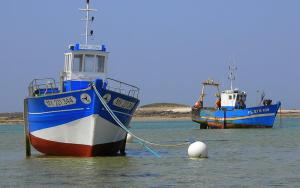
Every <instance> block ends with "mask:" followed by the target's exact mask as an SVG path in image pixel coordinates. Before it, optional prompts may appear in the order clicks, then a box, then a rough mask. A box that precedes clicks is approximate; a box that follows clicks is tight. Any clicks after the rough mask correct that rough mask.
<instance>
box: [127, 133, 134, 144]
mask: <svg viewBox="0 0 300 188" xmlns="http://www.w3.org/2000/svg"><path fill="white" fill-rule="evenodd" d="M132 140H133V136H132V135H131V134H129V133H127V138H126V142H127V143H130V142H132Z"/></svg>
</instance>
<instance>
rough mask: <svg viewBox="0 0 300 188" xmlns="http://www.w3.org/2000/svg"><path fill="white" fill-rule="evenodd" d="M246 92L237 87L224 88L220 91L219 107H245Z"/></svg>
mask: <svg viewBox="0 0 300 188" xmlns="http://www.w3.org/2000/svg"><path fill="white" fill-rule="evenodd" d="M246 98H247V94H246V92H245V91H240V90H238V89H234V90H225V91H222V93H221V107H222V108H227V109H235V108H237V109H242V108H246Z"/></svg>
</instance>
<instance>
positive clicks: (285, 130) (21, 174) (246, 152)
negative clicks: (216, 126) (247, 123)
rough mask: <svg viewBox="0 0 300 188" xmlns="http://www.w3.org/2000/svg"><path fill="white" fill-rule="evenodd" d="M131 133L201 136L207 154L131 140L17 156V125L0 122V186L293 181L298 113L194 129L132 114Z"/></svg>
mask: <svg viewBox="0 0 300 188" xmlns="http://www.w3.org/2000/svg"><path fill="white" fill-rule="evenodd" d="M131 127H132V128H131V129H132V131H133V132H134V133H136V134H137V135H138V136H141V137H143V138H145V139H148V140H151V141H153V142H158V143H168V144H170V143H171V144H172V143H177V142H183V141H186V140H189V139H194V140H200V141H204V142H205V143H206V144H207V146H208V155H209V158H207V159H193V160H192V159H188V158H187V148H188V146H182V147H176V148H161V147H152V148H153V149H155V150H156V151H158V152H159V154H160V155H161V158H155V157H154V156H152V155H151V154H150V153H148V152H147V151H145V150H144V149H143V148H142V147H141V146H140V145H138V144H137V143H130V144H128V145H127V156H126V157H94V158H74V157H49V156H44V155H41V154H39V153H38V152H36V151H33V156H32V157H31V158H29V159H26V158H25V157H24V153H25V151H24V137H23V129H22V126H20V125H10V126H0V151H1V153H0V160H1V163H0V179H1V181H0V187H6V186H7V187H18V186H19V187H61V186H63V187H125V186H126V187H162V188H164V187H273V186H276V187H277V186H282V187H297V186H299V185H300V176H299V172H300V136H299V135H300V119H298V118H293V119H290V118H284V119H282V121H281V125H279V124H278V122H277V123H276V125H275V128H273V129H227V130H200V129H199V128H198V126H197V125H196V124H194V123H192V122H189V121H173V122H166V121H164V122H159V121H156V122H133V123H132V125H131Z"/></svg>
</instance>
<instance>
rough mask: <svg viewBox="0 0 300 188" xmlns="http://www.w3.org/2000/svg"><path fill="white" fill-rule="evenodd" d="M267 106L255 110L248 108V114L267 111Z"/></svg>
mask: <svg viewBox="0 0 300 188" xmlns="http://www.w3.org/2000/svg"><path fill="white" fill-rule="evenodd" d="M269 111H270V109H269V108H263V109H256V110H250V111H248V114H257V113H262V112H269Z"/></svg>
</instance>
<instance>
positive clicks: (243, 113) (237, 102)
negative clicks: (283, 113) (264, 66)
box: [192, 67, 281, 129]
mask: <svg viewBox="0 0 300 188" xmlns="http://www.w3.org/2000/svg"><path fill="white" fill-rule="evenodd" d="M229 69H230V74H229V79H230V81H231V89H229V90H225V91H222V92H221V93H220V89H219V84H218V83H217V82H215V81H213V80H210V79H209V80H206V81H204V82H203V83H202V84H203V87H202V91H201V95H200V97H199V100H198V101H197V102H196V103H195V105H194V106H193V107H192V120H193V121H194V122H197V123H199V124H200V128H202V129H206V128H213V129H225V128H272V127H273V124H274V121H275V117H276V114H277V111H278V109H279V107H280V105H281V103H280V102H277V103H276V104H272V100H270V99H265V100H264V96H263V97H262V98H261V101H260V105H258V106H255V107H246V97H247V94H246V92H245V91H241V90H239V89H233V86H232V82H233V80H235V76H234V70H236V68H235V67H230V68H229ZM208 86H213V87H216V88H217V94H216V97H217V100H216V106H215V107H204V106H203V104H204V97H205V93H204V90H205V88H206V87H208Z"/></svg>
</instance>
